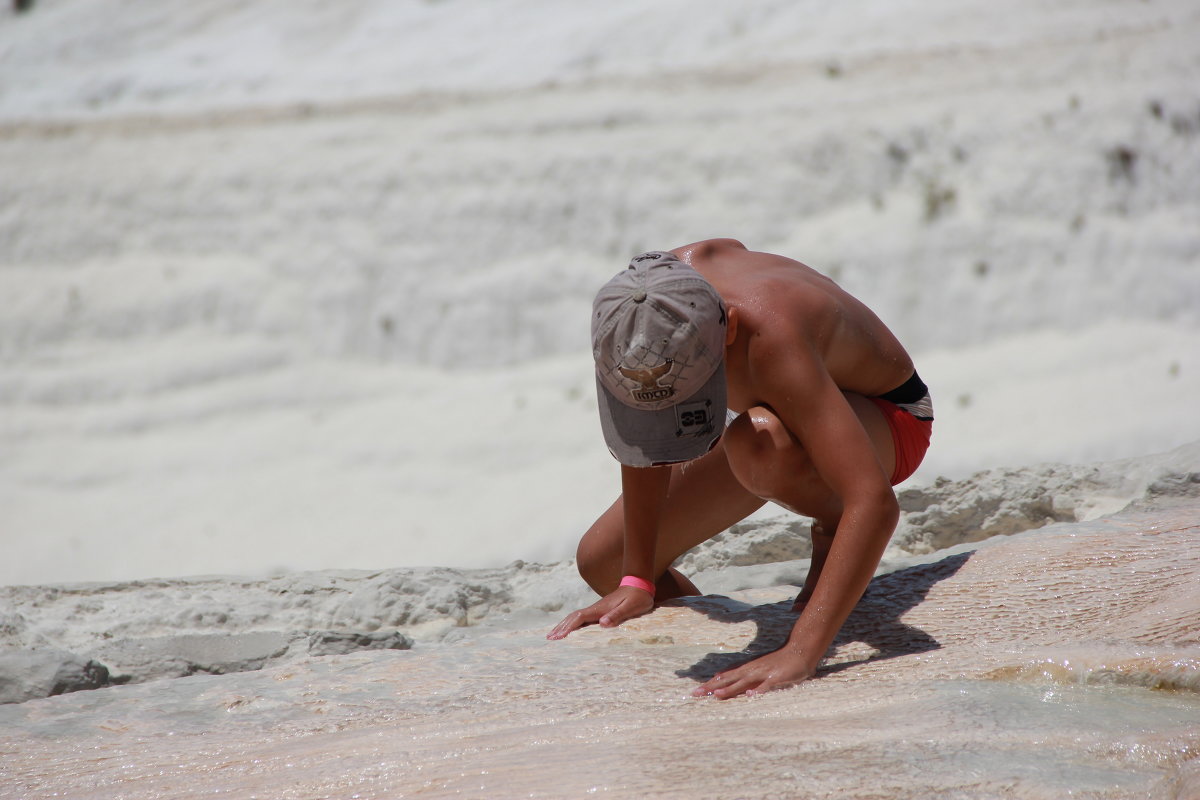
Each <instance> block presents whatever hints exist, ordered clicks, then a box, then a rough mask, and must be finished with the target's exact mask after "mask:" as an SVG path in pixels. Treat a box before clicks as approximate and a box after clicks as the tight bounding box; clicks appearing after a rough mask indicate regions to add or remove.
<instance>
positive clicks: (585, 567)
mask: <svg viewBox="0 0 1200 800" xmlns="http://www.w3.org/2000/svg"><path fill="white" fill-rule="evenodd" d="M603 527H604V526H603V525H602V523H600V522H597V523H596V524H595V525H593V526H592V527H591V528H590V529H588V532H587V533H585V534H584V535H583V538H582V539H580V540H579V546H578V547H577V548H576V549H575V568H576V569H577V570H579V577H581V578H583V580H584V582H585V583H587V585H588V586H590V587H592V588H593V589H595V590H596V591H597V592H601V589H602V588H604V587H606V586H607V585H608V584H610V583H611V584H612V585H613V586H615V585H616V582H617V580H619V578H617V577H614V576H615V575H616V573H617V572H618V571H620V569H621V556H622V552H621V551H622V547H623V546H624V539H623V538H622V537H619V536H618V537H613V536H611V535H606V534H608V533H609V532H608V531H605V530H604V529H603ZM614 542H615V543H616V546H614ZM601 593H603V592H601Z"/></svg>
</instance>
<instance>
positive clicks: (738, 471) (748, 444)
mask: <svg viewBox="0 0 1200 800" xmlns="http://www.w3.org/2000/svg"><path fill="white" fill-rule="evenodd" d="M725 455H726V458H727V459H728V460H729V467H730V469H731V470H732V471H733V474H734V477H736V478H737V479H738V482H739V483H741V484H742V486H743V487H745V489H746V490H747V491H749V492H751V493H752V494H754V495H756V496H758V497H761V498H764V499H767V500H778V499H780V498H781V497H784V496H786V495H787V494H788V492H789V489H790V488H793V487H794V486H795V485H796V483H797V481H802V480H803V476H804V475H805V474H806V473H808V472H812V469H813V468H812V462H811V461H810V460H809V458H808V454H807V453H805V452H804V448H803V447H801V445H800V443H799V442H798V441H796V437H794V436H793V435H792V434H791V431H789V430H788V429H787V427H786V426H785V425H784V424H783V421H782V420H781V419H779V417H778V416H776V415H775V413H774V412H772V411H771V410H770V409H768V408H765V407H762V406H756V407H754V408H751V409H750V410H748V411H746V412H745V413H744V414H741V415H739V416H738V417H737V418H736V419H735V420H733V422H731V423H730V424H729V427H728V429H727V430H726V431H725Z"/></svg>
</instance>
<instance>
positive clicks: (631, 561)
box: [546, 464, 671, 639]
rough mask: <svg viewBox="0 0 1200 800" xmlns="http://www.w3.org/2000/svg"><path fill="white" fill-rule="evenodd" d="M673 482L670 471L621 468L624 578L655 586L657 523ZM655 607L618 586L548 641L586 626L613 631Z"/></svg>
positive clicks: (643, 595)
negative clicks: (635, 579) (623, 521)
mask: <svg viewBox="0 0 1200 800" xmlns="http://www.w3.org/2000/svg"><path fill="white" fill-rule="evenodd" d="M670 483H671V468H670V467H669V466H662V467H645V468H639V467H630V466H626V465H624V464H622V465H621V505H622V509H623V511H624V517H625V546H624V550H623V555H622V558H621V575H622V576H624V575H633V576H635V577H638V578H641V579H642V580H645V581H648V582H650V583H652V584H653V583H654V582H655V581H656V580H658V577H659V576H658V574H657V573H656V571H655V569H654V557H655V550H656V546H657V543H658V522H659V519H660V518H661V517H662V509H663V504H664V503H665V501H666V499H667V488H668V487H669V486H670ZM653 608H654V597H653V596H652V595H651V594H650V593H649V592H646V591H644V590H642V589H638V588H636V587H633V586H619V587H617V588H616V589H615V590H614V591H612V592H610V593H609V594H607V595H605V596H604V597H603V598H602V599H601V600H600V601H599V602H596V603H593V604H592V605H590V606H588V607H587V608H581V609H579V610H578V611H574V612H572V613H570V614H568V615H567V617H566V619H564V620H563V621H562V622H560V623H558V625H557V626H555V628H554V630H552V631H550V633H549V634H548V635H547V637H546V638H547V639H562V638H563V637H565V636H566V635H567V634H569V633H570V632H571V631H574V630H577V629H579V628H582V627H583V626H584V625H590V624H592V623H596V622H598V623H600V625H601V626H602V627H605V628H611V627H614V626H616V625H620V624H621V623H622V622H625V621H626V620H629V619H633V618H634V617H640V616H641V615H642V614H645V613H647V612H649V611H651V610H653Z"/></svg>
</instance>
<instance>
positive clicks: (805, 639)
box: [695, 358, 900, 698]
mask: <svg viewBox="0 0 1200 800" xmlns="http://www.w3.org/2000/svg"><path fill="white" fill-rule="evenodd" d="M774 363H775V364H776V365H778V364H780V363H785V362H783V361H782V360H775V361H774ZM791 363H792V365H793V366H792V367H791V369H787V370H780V369H779V368H778V366H776V368H775V372H774V374H773V375H771V376H770V377H769V378H766V379H764V385H765V386H769V387H770V392H769V394H770V396H771V397H772V398H774V397H780V398H786V399H787V400H788V401H790V402H780V403H778V404H772V407H773V409H774V410H775V412H776V413H777V414H779V416H780V418H781V420H782V421H783V423H784V425H786V426H787V428H788V429H789V430H791V431H793V432H795V433H796V434H797V435H798V438H799V439H800V441H802V442H803V443H804V447H805V450H806V452H807V453H808V456H809V458H811V459H812V462H813V466H814V467H816V470H817V472H818V473H819V474H820V476H821V478H822V479H823V480H824V481H825V483H826V484H828V486H829V487H830V488H831V489H832V490H833V492H834V493H835V494H836V495H837V496H838V498H839V499H840V500H841V502H842V516H841V519H840V521H839V522H838V526H837V531H836V534H835V535H834V538H833V544H832V546H831V547H830V551H829V555H828V557H827V559H826V561H825V567H824V569H823V570H822V571H821V577H820V579H819V580H818V582H817V585H816V587H815V588H814V591H813V595H812V597H811V598H810V599H809V601H808V604H807V605H806V606H805V608H804V611H803V612H802V613H801V615H800V618H799V619H797V620H796V624H795V626H794V627H793V628H792V633H791V635H790V636H789V637H788V640H787V642H786V643H785V644H784V645H783V647H781V648H779V649H778V650H776V651H775V652H773V653H769V654H768V655H766V656H762V657H760V658H757V659H755V660H753V661H750V662H748V663H746V664H743V665H742V666H740V667H738V668H736V669H733V670H730V671H728V672H724V673H721V674H718V675H716V676H715V677H713V678H712V679H711V680H709V681H708V682H707V683H705V684H703V685H702V686H700V687H699V688H698V689H697V690H696V692H695V693H696V694H697V695H705V694H712V695H715V696H717V697H718V698H728V697H736V696H737V695H739V694H743V693H753V694H758V693H761V692H765V691H770V690H771V689H779V688H784V687H786V686H790V685H794V684H796V683H799V682H801V681H804V680H807V679H808V678H811V677H812V676H813V675H814V674H816V668H817V665H818V664H820V662H821V659H823V658H824V656H825V653H826V651H827V650H828V649H829V647H830V646H831V645H832V644H833V640H834V638H835V637H836V636H837V633H838V631H839V630H840V629H841V627H842V625H843V623H845V621H846V618H847V617H849V616H850V612H851V611H853V610H854V606H855V605H857V603H858V600H859V598H861V597H862V594H863V592H864V591H866V588H867V585H868V584H869V583H870V582H871V578H872V577H873V576H874V574H875V569H876V568H877V567H878V566H879V560H880V558H881V557H882V556H883V551H884V549H885V548H886V547H887V543H888V540H889V539H890V538H891V535H892V533H893V531H894V530H895V527H896V521H897V520H898V518H899V514H900V510H899V505H898V504H897V502H896V495H895V493H894V492H893V491H892V488H891V485H890V483H889V481H888V480H887V476H886V475H884V473H883V468H882V466H880V464H879V459H878V457H877V456H876V455H875V450H874V447H873V446H872V445H871V441H870V438H869V437H868V435H867V432H866V430H865V429H864V428H863V426H862V423H861V422H860V421H859V419H858V416H857V415H856V414H855V413H854V410H853V409H852V408H851V407H850V404H849V403H848V402H847V400H846V398H845V395H843V394H842V391H841V389H839V388H838V387H837V385H836V384H835V383H834V382H833V380H832V378H830V377H829V375H828V373H827V372H826V371H825V369H824V366H823V365H822V364H821V362H820V360H819V359H816V358H812V359H793V360H792V362H791Z"/></svg>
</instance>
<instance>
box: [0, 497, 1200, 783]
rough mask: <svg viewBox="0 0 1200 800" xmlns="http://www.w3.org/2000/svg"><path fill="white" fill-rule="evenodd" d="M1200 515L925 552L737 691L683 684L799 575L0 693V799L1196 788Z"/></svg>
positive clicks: (757, 623)
mask: <svg viewBox="0 0 1200 800" xmlns="http://www.w3.org/2000/svg"><path fill="white" fill-rule="evenodd" d="M1198 531H1200V506H1195V505H1194V504H1193V505H1190V506H1178V507H1174V508H1171V509H1165V510H1157V511H1142V512H1130V513H1126V514H1123V515H1120V516H1119V517H1116V518H1112V519H1105V520H1097V521H1093V522H1087V523H1076V524H1070V525H1054V526H1050V527H1047V528H1044V529H1041V530H1039V531H1032V532H1029V533H1025V534H1021V535H1019V536H1014V537H1009V538H1007V539H1003V540H1000V541H996V542H993V543H990V544H986V545H984V546H982V547H980V548H979V549H977V550H974V551H971V550H968V549H965V548H960V549H958V550H956V551H954V552H949V553H942V554H938V555H935V556H931V557H929V558H928V559H927V560H926V562H925V563H922V564H917V565H915V566H912V567H910V568H908V569H905V570H900V571H898V572H894V573H891V574H889V575H886V576H883V577H881V578H878V579H876V581H875V582H874V583H873V584H872V586H871V589H870V591H869V592H868V594H867V596H866V598H865V599H864V601H863V602H862V603H861V604H860V606H859V608H858V609H856V611H855V613H854V614H853V615H852V616H851V618H850V620H849V621H848V622H847V624H846V626H845V628H844V630H843V632H842V634H840V635H839V637H838V640H837V642H835V646H834V648H833V651H832V652H831V654H830V656H829V658H827V659H826V662H825V665H824V667H823V669H822V675H821V677H820V678H819V679H818V680H815V681H811V682H809V683H807V684H805V685H803V686H800V687H797V688H795V689H792V690H788V691H784V692H775V693H772V694H769V695H765V696H762V697H758V698H752V699H739V700H734V701H729V702H724V703H722V702H718V701H715V700H711V699H693V698H691V697H689V693H690V691H691V689H692V688H694V686H695V685H696V682H697V681H698V680H702V679H704V678H705V677H706V676H708V675H711V674H712V673H713V671H714V670H717V669H720V668H722V667H724V666H727V665H728V664H730V663H733V662H736V661H738V660H740V659H742V658H745V656H746V653H752V652H756V651H759V650H761V649H763V648H766V647H771V646H774V644H775V643H777V642H778V641H779V640H780V639H781V637H782V636H783V635H784V634H785V633H786V631H787V629H788V627H789V626H790V624H791V620H792V617H791V615H790V614H789V613H788V612H787V606H788V600H789V598H790V596H791V593H792V591H793V589H792V588H790V587H776V588H770V589H754V590H747V591H743V592H737V593H733V594H732V595H731V596H729V597H719V596H709V597H704V598H695V599H690V600H688V601H686V602H680V603H678V604H676V605H671V606H664V607H661V608H659V609H658V610H657V611H656V612H655V613H654V614H652V615H650V616H648V617H645V618H642V619H638V620H635V621H633V622H631V623H628V624H626V625H625V626H622V627H621V628H619V629H615V630H601V629H598V628H588V629H585V630H582V631H580V632H578V633H576V634H573V635H572V636H571V637H569V638H568V639H567V640H565V641H562V642H548V641H546V640H545V639H544V638H543V636H544V633H545V630H547V629H548V628H549V626H550V624H551V622H552V621H553V616H552V615H547V617H546V619H545V624H543V625H539V624H533V625H532V626H530V625H529V624H528V622H527V621H526V620H527V619H528V617H524V618H522V621H521V623H520V625H519V626H517V627H518V629H516V630H503V629H501V628H500V627H490V628H479V629H465V630H464V631H463V633H462V635H461V637H460V638H459V639H458V640H457V641H453V642H450V643H446V644H442V645H438V646H418V647H417V648H416V649H414V650H412V651H383V652H372V653H360V654H352V655H346V656H336V657H327V658H307V659H303V660H300V661H297V662H295V663H290V664H285V665H282V666H276V667H273V668H270V669H267V670H263V671H260V672H252V673H241V674H237V675H226V676H194V677H189V678H182V679H177V680H169V681H156V682H150V683H144V684H139V685H131V686H123V687H112V688H108V689H103V690H98V691H92V692H80V693H76V694H72V695H65V696H59V697H52V698H48V699H44V700H35V701H30V702H27V703H24V704H21V705H13V706H6V707H0V765H2V766H0V771H2V777H3V780H2V781H0V787H3V788H0V797H4V798H17V797H20V798H48V797H77V798H115V797H122V798H168V797H169V798H187V797H201V796H204V797H211V796H233V797H271V798H283V797H297V798H316V797H355V796H359V797H414V796H415V797H421V796H428V797H445V796H465V797H489V798H490V797H516V796H521V797H582V796H591V795H605V796H613V797H647V796H653V797H681V798H682V797H689V798H694V797H839V798H840V797H851V798H855V797H861V798H868V797H874V798H877V797H888V798H910V797H911V798H918V797H920V798H926V797H961V798H992V797H997V796H1003V797H1016V798H1038V799H1040V798H1047V799H1049V798H1061V797H1097V798H1100V797H1102V798H1148V797H1149V798H1158V797H1161V798H1185V797H1195V796H1196V791H1197V788H1198V787H1200V782H1198V781H1200V692H1197V691H1196V687H1197V686H1198V685H1200V684H1198V683H1197V676H1198V675H1200V549H1198V548H1196V546H1195V544H1196V537H1197V535H1198V534H1197V532H1198ZM1155 687H1157V688H1155Z"/></svg>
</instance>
